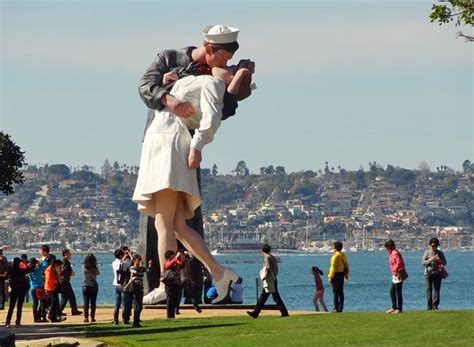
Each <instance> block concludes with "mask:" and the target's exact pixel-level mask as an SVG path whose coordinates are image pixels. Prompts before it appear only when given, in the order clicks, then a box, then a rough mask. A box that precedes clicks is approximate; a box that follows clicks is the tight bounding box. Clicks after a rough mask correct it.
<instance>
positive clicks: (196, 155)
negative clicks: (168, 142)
mask: <svg viewBox="0 0 474 347" xmlns="http://www.w3.org/2000/svg"><path fill="white" fill-rule="evenodd" d="M201 160H202V156H201V151H198V150H197V149H196V148H191V150H190V151H189V157H188V165H189V168H190V169H197V168H198V167H199V165H201Z"/></svg>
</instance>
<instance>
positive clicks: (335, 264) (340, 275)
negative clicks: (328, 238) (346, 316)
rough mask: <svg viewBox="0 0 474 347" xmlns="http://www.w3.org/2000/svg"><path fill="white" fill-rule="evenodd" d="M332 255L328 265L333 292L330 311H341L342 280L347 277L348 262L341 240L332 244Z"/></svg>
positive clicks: (342, 307) (342, 299)
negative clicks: (332, 305)
mask: <svg viewBox="0 0 474 347" xmlns="http://www.w3.org/2000/svg"><path fill="white" fill-rule="evenodd" d="M332 247H333V253H334V254H333V255H332V257H331V266H330V267H329V274H328V277H329V282H330V283H331V285H332V292H333V294H334V309H333V310H332V312H342V310H343V309H344V281H347V280H348V279H349V264H348V263H347V258H346V255H345V254H344V253H342V242H341V241H336V242H334V243H333V245H332Z"/></svg>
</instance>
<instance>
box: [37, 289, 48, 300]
mask: <svg viewBox="0 0 474 347" xmlns="http://www.w3.org/2000/svg"><path fill="white" fill-rule="evenodd" d="M35 295H36V298H37V299H38V300H39V301H43V300H46V291H45V290H44V288H36V289H35Z"/></svg>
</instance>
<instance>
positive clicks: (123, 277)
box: [116, 261, 130, 286]
mask: <svg viewBox="0 0 474 347" xmlns="http://www.w3.org/2000/svg"><path fill="white" fill-rule="evenodd" d="M124 263H125V262H124V261H122V262H121V263H120V266H119V269H118V270H117V271H116V272H117V283H118V284H120V285H121V286H124V285H125V284H127V283H128V280H129V279H130V271H129V270H125V268H124V266H123V264H124Z"/></svg>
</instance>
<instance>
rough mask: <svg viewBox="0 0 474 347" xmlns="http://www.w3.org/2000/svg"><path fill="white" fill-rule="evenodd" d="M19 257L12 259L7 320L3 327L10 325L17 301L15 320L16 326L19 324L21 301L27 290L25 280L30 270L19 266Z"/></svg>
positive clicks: (21, 308)
mask: <svg viewBox="0 0 474 347" xmlns="http://www.w3.org/2000/svg"><path fill="white" fill-rule="evenodd" d="M20 263H21V259H20V258H15V259H13V267H12V269H11V270H10V307H9V308H8V314H7V320H6V322H5V327H6V328H9V327H10V321H11V318H12V316H13V310H14V309H15V305H16V303H17V302H18V305H17V308H16V321H15V325H16V326H17V327H20V326H21V313H22V310H23V301H24V300H25V293H26V292H27V286H26V284H27V280H26V275H27V274H28V273H29V272H30V268H29V267H26V268H21V266H20Z"/></svg>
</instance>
